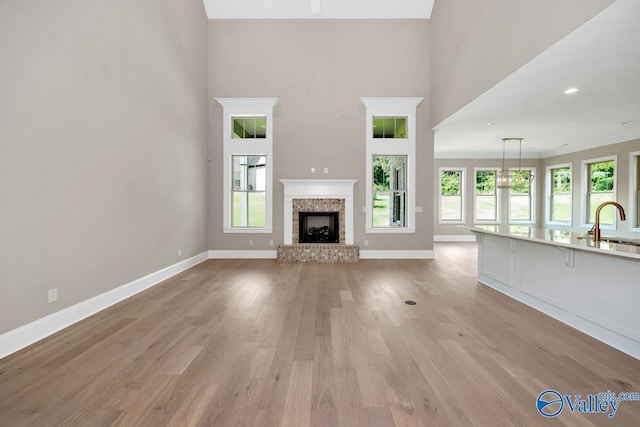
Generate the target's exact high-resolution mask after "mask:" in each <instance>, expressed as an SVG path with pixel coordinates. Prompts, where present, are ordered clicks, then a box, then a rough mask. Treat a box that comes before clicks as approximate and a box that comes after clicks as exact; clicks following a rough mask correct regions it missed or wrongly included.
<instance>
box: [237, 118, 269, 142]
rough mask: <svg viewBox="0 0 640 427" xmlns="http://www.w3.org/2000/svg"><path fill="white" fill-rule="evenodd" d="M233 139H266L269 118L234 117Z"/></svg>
mask: <svg viewBox="0 0 640 427" xmlns="http://www.w3.org/2000/svg"><path fill="white" fill-rule="evenodd" d="M231 120H232V122H233V123H232V126H233V137H232V138H233V139H264V138H266V137H267V118H266V117H265V116H258V117H233V118H232V119H231Z"/></svg>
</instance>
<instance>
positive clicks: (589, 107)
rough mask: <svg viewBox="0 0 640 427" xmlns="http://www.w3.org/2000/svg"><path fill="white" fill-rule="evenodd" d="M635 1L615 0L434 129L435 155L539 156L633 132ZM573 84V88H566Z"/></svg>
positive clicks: (638, 95) (639, 37) (636, 132)
mask: <svg viewBox="0 0 640 427" xmlns="http://www.w3.org/2000/svg"><path fill="white" fill-rule="evenodd" d="M639 18H640V1H638V0H617V1H616V2H614V3H613V4H612V5H611V6H610V7H608V8H607V9H605V10H604V11H603V12H601V13H600V14H598V15H597V16H595V17H594V18H592V19H591V20H589V21H588V22H586V23H585V24H584V25H582V26H581V27H579V28H578V29H576V30H575V31H574V32H573V33H571V34H569V35H568V36H567V37H565V38H564V39H562V40H560V41H559V42H558V43H556V44H555V45H553V46H552V47H550V48H549V49H548V50H546V51H545V52H543V53H542V54H540V55H539V56H537V57H536V58H534V59H533V60H532V61H530V62H529V63H527V64H526V65H525V66H523V67H522V68H520V69H519V70H517V71H516V72H514V73H513V74H511V75H510V76H508V77H507V78H506V79H504V80H503V81H501V82H500V83H498V84H497V85H495V86H494V87H493V88H491V89H490V90H488V91H487V92H485V93H484V94H482V95H481V96H479V97H478V98H476V99H475V100H474V101H472V102H471V103H469V104H468V105H466V106H465V107H463V108H462V109H461V110H459V111H458V112H456V113H454V114H453V115H452V116H450V117H448V118H447V119H445V120H444V121H442V122H441V123H439V124H438V125H437V126H436V127H435V128H434V129H435V132H436V133H435V157H436V158H495V157H497V158H500V157H501V156H502V141H501V140H502V138H504V137H522V138H524V141H523V157H531V158H539V157H542V158H544V157H549V156H552V155H556V154H562V153H568V152H574V151H578V150H582V149H586V148H591V147H596V146H601V145H607V144H612V143H617V142H622V141H627V140H630V139H635V138H640V25H639V24H638V19H639ZM572 87H575V88H577V89H579V90H578V91H577V92H575V93H573V94H569V95H567V94H565V93H564V92H565V90H567V89H569V88H572Z"/></svg>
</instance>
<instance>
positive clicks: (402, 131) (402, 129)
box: [373, 117, 407, 139]
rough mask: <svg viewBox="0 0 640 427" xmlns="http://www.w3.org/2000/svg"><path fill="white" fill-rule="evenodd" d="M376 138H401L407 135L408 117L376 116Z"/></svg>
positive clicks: (374, 128)
mask: <svg viewBox="0 0 640 427" xmlns="http://www.w3.org/2000/svg"><path fill="white" fill-rule="evenodd" d="M373 137H374V138H399V139H404V138H406V137H407V118H406V117H374V118H373Z"/></svg>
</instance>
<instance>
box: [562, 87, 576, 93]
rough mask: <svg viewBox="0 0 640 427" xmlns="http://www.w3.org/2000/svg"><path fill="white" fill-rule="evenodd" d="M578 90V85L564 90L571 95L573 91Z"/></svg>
mask: <svg viewBox="0 0 640 427" xmlns="http://www.w3.org/2000/svg"><path fill="white" fill-rule="evenodd" d="M577 91H578V88H577V87H572V88H569V89H567V90H565V91H564V93H565V94H566V95H571V94H572V93H576V92H577Z"/></svg>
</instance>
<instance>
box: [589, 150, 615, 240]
mask: <svg viewBox="0 0 640 427" xmlns="http://www.w3.org/2000/svg"><path fill="white" fill-rule="evenodd" d="M609 160H613V200H614V201H616V200H618V156H617V155H613V156H605V157H598V158H595V159H587V160H583V161H582V167H581V168H580V169H581V170H582V189H581V191H580V204H581V206H582V215H581V222H582V227H584V228H591V227H593V223H588V222H587V218H588V211H589V205H588V203H587V191H588V189H589V178H590V177H589V170H588V169H589V164H591V163H600V162H607V161H609ZM612 209H613V208H612ZM617 227H618V215H617V214H616V215H614V216H613V225H608V224H600V228H601V229H605V230H616V229H617Z"/></svg>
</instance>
